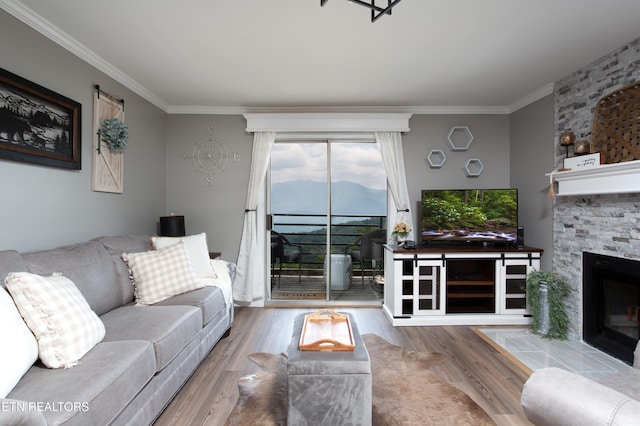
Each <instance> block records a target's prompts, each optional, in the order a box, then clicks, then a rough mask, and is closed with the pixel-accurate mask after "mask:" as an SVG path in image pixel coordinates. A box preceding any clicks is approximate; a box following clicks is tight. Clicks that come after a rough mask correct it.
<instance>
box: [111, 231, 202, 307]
mask: <svg viewBox="0 0 640 426" xmlns="http://www.w3.org/2000/svg"><path fill="white" fill-rule="evenodd" d="M122 259H123V260H124V261H125V262H127V263H128V264H129V270H130V271H131V276H132V278H133V285H134V286H135V294H136V303H137V304H139V305H152V304H154V303H158V302H160V301H162V300H165V299H168V298H169V297H172V296H175V295H177V294H181V293H185V292H187V291H191V290H195V289H198V288H202V287H204V283H203V282H202V279H201V278H200V277H198V275H197V274H196V271H195V269H194V267H193V265H192V264H191V260H190V259H189V256H188V255H187V251H186V249H185V247H184V243H183V242H182V241H179V242H178V243H177V244H174V245H172V246H169V247H167V248H163V249H160V250H155V251H153V250H152V251H147V252H142V253H124V254H123V255H122Z"/></svg>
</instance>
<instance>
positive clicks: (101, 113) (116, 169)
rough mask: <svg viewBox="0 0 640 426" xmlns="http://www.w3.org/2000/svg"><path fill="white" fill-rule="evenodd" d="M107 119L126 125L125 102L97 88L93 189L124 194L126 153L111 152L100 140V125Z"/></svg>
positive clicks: (94, 116)
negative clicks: (113, 119)
mask: <svg viewBox="0 0 640 426" xmlns="http://www.w3.org/2000/svg"><path fill="white" fill-rule="evenodd" d="M107 118H117V119H118V120H120V121H122V122H123V123H124V101H123V100H121V99H117V98H116V97H114V96H111V95H108V94H106V93H104V92H102V91H101V90H100V87H99V86H96V91H95V93H94V95H93V155H92V157H93V179H92V187H91V189H92V190H94V191H98V192H112V193H117V194H122V190H123V187H124V152H122V151H120V152H114V151H111V150H110V149H109V148H108V146H107V144H106V142H104V141H102V139H101V138H100V125H101V123H102V121H103V120H105V119H107Z"/></svg>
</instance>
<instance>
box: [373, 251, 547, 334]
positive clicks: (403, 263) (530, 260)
mask: <svg viewBox="0 0 640 426" xmlns="http://www.w3.org/2000/svg"><path fill="white" fill-rule="evenodd" d="M384 248H385V258H384V262H385V268H384V270H385V272H384V277H385V285H384V303H383V310H384V312H385V314H386V315H387V317H388V318H389V320H390V321H391V323H392V324H393V325H394V326H403V325H409V326H410V325H414V326H424V325H526V324H530V323H531V318H530V316H529V314H528V312H527V303H526V276H527V274H528V273H529V272H530V271H532V270H534V269H540V257H541V255H542V250H540V249H535V248H529V247H525V248H523V249H518V248H516V247H509V246H504V247H500V246H497V247H491V246H482V245H477V246H475V245H469V246H467V245H460V246H456V245H450V246H448V245H442V246H436V245H434V246H429V247H427V248H418V249H414V250H409V249H403V248H399V247H398V246H396V245H393V244H387V245H385V246H384Z"/></svg>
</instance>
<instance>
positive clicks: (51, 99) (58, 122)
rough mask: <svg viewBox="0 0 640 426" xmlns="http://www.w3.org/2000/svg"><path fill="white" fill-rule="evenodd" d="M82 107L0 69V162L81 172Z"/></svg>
mask: <svg viewBox="0 0 640 426" xmlns="http://www.w3.org/2000/svg"><path fill="white" fill-rule="evenodd" d="M81 119H82V105H81V104H80V103H79V102H76V101H74V100H72V99H69V98H67V97H66V96H63V95H60V94H59V93H56V92H54V91H52V90H49V89H47V88H46V87H42V86H40V85H38V84H36V83H34V82H32V81H29V80H27V79H24V78H22V77H20V76H18V75H16V74H13V73H11V72H9V71H7V70H5V69H2V68H0V159H5V160H12V161H20V162H25V163H32V164H39V165H43V166H50V167H58V168H63V169H69V170H81V169H82V152H81V151H82V141H81V132H80V123H81Z"/></svg>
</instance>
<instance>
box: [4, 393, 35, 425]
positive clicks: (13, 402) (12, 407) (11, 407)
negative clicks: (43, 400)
mask: <svg viewBox="0 0 640 426" xmlns="http://www.w3.org/2000/svg"><path fill="white" fill-rule="evenodd" d="M0 404H2V407H3V409H2V410H0V425H11V426H47V420H46V419H45V418H44V414H42V411H38V408H37V406H33V405H29V403H28V402H26V401H19V400H17V399H9V398H7V399H2V400H0Z"/></svg>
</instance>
